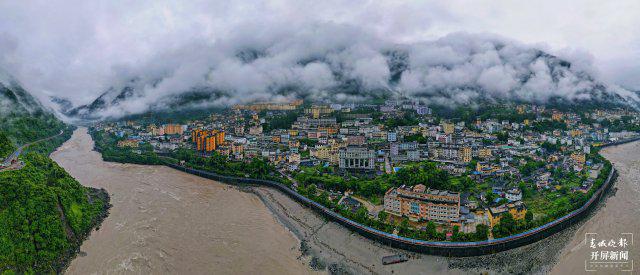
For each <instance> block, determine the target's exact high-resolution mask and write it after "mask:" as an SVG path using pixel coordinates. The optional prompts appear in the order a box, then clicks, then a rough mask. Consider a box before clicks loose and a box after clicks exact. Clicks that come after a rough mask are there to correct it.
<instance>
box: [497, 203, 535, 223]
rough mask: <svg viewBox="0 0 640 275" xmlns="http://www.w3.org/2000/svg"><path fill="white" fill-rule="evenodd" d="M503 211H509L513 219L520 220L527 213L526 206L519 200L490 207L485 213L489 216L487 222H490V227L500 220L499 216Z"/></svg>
mask: <svg viewBox="0 0 640 275" xmlns="http://www.w3.org/2000/svg"><path fill="white" fill-rule="evenodd" d="M505 213H510V214H511V216H513V219H515V220H522V219H524V216H525V215H526V214H527V208H526V207H525V205H524V203H522V202H521V201H517V202H513V203H507V204H503V205H500V206H497V207H490V208H489V212H488V213H487V214H488V216H489V223H490V224H491V227H494V226H495V225H496V224H498V222H500V218H501V217H502V215H503V214H505Z"/></svg>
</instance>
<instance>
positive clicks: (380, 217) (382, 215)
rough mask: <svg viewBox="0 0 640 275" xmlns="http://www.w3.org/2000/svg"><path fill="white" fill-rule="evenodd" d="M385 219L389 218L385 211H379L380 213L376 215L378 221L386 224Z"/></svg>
mask: <svg viewBox="0 0 640 275" xmlns="http://www.w3.org/2000/svg"><path fill="white" fill-rule="evenodd" d="M387 218H389V214H388V213H387V212H385V211H380V213H378V220H379V221H380V222H387Z"/></svg>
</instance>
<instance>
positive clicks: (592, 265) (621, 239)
mask: <svg viewBox="0 0 640 275" xmlns="http://www.w3.org/2000/svg"><path fill="white" fill-rule="evenodd" d="M584 241H585V243H586V244H587V246H588V248H589V255H587V260H585V261H584V270H585V271H609V272H613V271H620V272H625V271H628V272H631V271H633V259H632V258H631V255H629V250H630V248H631V247H632V246H633V233H620V234H619V235H618V236H615V237H602V236H600V235H598V233H586V234H585V235H584Z"/></svg>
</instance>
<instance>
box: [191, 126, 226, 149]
mask: <svg viewBox="0 0 640 275" xmlns="http://www.w3.org/2000/svg"><path fill="white" fill-rule="evenodd" d="M224 137H225V133H224V132H223V131H218V130H200V129H196V130H193V131H192V132H191V141H192V142H193V143H195V145H196V150H198V151H205V152H211V151H214V150H216V148H217V147H218V146H220V145H222V144H224Z"/></svg>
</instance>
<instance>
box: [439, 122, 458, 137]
mask: <svg viewBox="0 0 640 275" xmlns="http://www.w3.org/2000/svg"><path fill="white" fill-rule="evenodd" d="M454 130H455V126H454V125H453V123H446V122H444V123H442V131H443V132H444V133H445V134H447V135H448V134H453V132H454Z"/></svg>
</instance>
